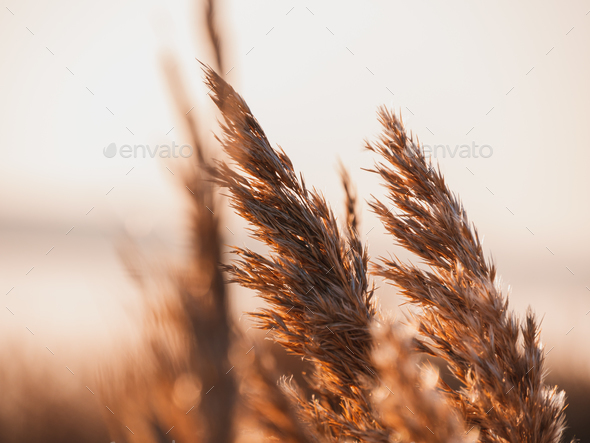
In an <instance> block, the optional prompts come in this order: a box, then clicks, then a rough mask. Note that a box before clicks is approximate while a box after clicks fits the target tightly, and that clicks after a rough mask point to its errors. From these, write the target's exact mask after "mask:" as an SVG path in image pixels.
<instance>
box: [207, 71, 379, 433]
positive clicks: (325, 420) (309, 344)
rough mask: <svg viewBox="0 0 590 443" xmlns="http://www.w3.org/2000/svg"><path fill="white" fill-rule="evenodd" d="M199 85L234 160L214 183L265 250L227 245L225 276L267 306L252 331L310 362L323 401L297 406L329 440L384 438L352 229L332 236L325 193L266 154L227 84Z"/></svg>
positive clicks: (365, 290)
mask: <svg viewBox="0 0 590 443" xmlns="http://www.w3.org/2000/svg"><path fill="white" fill-rule="evenodd" d="M206 81H207V86H208V87H209V88H211V90H212V97H213V100H214V102H215V104H216V105H217V106H218V108H219V109H220V111H221V113H222V116H223V122H222V129H223V137H222V139H221V142H222V145H223V147H224V149H225V151H226V152H227V154H228V155H229V157H230V158H231V160H232V161H233V162H234V163H235V166H230V165H228V164H227V163H224V162H221V163H219V164H218V166H217V171H216V176H217V181H218V182H219V183H220V184H221V185H222V186H224V187H226V188H227V189H228V190H229V194H230V201H231V205H232V207H233V208H235V209H236V211H237V212H238V213H239V214H240V215H241V216H242V217H244V218H245V219H246V220H247V221H248V222H250V224H251V226H252V232H253V236H254V237H255V238H257V239H258V240H260V241H262V242H263V243H264V244H266V245H267V246H268V247H269V248H270V253H269V254H268V255H267V256H262V255H260V254H257V253H255V252H253V251H252V250H250V249H248V248H235V251H234V252H235V253H237V254H238V255H239V256H240V258H241V260H240V261H238V262H237V263H236V264H235V265H234V266H232V267H229V268H228V270H229V272H230V274H231V276H232V279H233V281H235V282H238V283H240V284H241V285H243V286H245V287H247V288H250V289H254V290H256V291H258V293H259V294H260V296H261V297H262V298H263V299H264V300H266V301H267V302H268V305H267V306H268V307H267V308H265V309H263V310H262V311H260V312H256V313H254V314H253V315H254V316H255V317H256V319H257V320H258V326H259V327H260V328H263V329H271V330H272V337H273V338H274V339H275V340H276V341H277V342H279V343H280V344H281V345H283V346H284V347H285V348H286V349H287V350H289V351H290V352H292V353H294V354H296V355H300V356H302V357H303V358H304V359H306V360H307V361H309V362H311V363H312V365H313V368H314V374H313V375H312V376H311V377H310V382H311V383H312V386H313V388H314V389H315V390H316V391H317V392H319V393H320V394H321V397H322V398H321V401H320V399H315V400H314V401H312V403H308V402H306V401H303V400H301V402H300V406H301V407H302V409H303V410H304V411H305V413H306V414H307V415H308V418H309V419H310V420H312V421H314V422H315V425H316V426H318V427H319V428H322V429H329V433H330V434H332V435H334V436H348V437H355V438H358V437H360V436H363V437H365V436H370V438H374V439H375V441H382V439H383V438H385V437H384V435H385V434H384V430H383V428H382V426H381V425H380V424H379V421H378V418H377V417H376V416H375V415H374V414H373V412H372V406H371V403H370V401H369V397H368V396H369V392H370V391H369V390H367V387H366V386H367V383H370V381H371V380H373V379H374V375H373V374H374V372H373V371H372V370H371V368H370V366H371V358H370V357H371V355H370V352H371V344H372V338H371V333H370V326H371V323H372V322H373V320H374V319H375V318H376V317H377V316H378V311H377V308H376V306H375V303H374V300H373V290H372V288H371V287H370V286H369V282H368V279H367V272H366V267H367V261H368V256H367V254H366V251H365V250H364V249H363V247H362V246H361V244H360V241H359V239H358V235H357V232H356V229H355V228H354V225H353V224H352V223H349V227H348V229H347V233H346V234H345V235H343V234H342V233H341V232H340V229H339V227H338V224H337V221H336V217H335V216H334V214H333V213H332V211H331V209H330V208H329V206H328V204H327V203H326V201H325V200H324V198H323V196H321V195H320V194H319V193H317V192H316V191H315V190H310V189H308V188H307V187H306V185H305V183H304V181H303V179H302V178H300V177H298V176H297V174H296V173H295V171H294V169H293V166H292V164H291V161H290V160H289V158H288V157H287V156H286V155H285V153H284V152H283V151H280V150H279V151H277V150H275V149H273V148H272V147H271V145H270V142H269V141H268V139H267V138H266V135H265V134H264V131H263V130H262V128H261V127H260V125H259V124H258V122H257V120H256V119H255V118H254V116H253V115H252V113H251V111H250V109H249V107H248V105H247V104H246V102H245V101H244V100H243V99H242V98H241V97H240V96H239V95H238V94H237V93H236V92H235V91H234V90H233V88H232V87H231V86H229V85H228V84H227V83H226V82H225V81H224V80H223V79H222V78H221V77H219V76H218V75H217V74H216V73H215V72H214V71H212V70H210V69H206Z"/></svg>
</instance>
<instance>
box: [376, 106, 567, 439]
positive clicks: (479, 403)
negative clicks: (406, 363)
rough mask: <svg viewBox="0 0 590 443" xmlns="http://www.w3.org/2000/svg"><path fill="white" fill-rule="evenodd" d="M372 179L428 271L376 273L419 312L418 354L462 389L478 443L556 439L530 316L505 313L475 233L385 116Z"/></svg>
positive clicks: (558, 414) (558, 426) (391, 223)
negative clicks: (438, 364)
mask: <svg viewBox="0 0 590 443" xmlns="http://www.w3.org/2000/svg"><path fill="white" fill-rule="evenodd" d="M379 118H380V121H381V123H382V124H383V127H384V129H383V133H382V135H381V137H380V139H379V140H378V141H376V142H374V143H369V144H368V145H367V147H368V149H369V150H371V151H373V152H375V153H377V154H379V155H380V156H381V157H382V158H383V160H384V161H383V162H380V163H377V164H376V166H375V172H377V173H378V174H379V175H380V176H381V178H382V179H383V182H384V184H385V187H386V189H387V191H388V198H389V200H390V202H391V204H392V205H393V206H394V207H395V211H393V210H390V209H389V208H388V207H387V206H386V205H385V204H383V203H382V202H380V201H378V200H375V201H373V202H372V203H371V206H372V208H373V210H374V211H375V212H376V213H377V214H378V215H379V217H380V218H381V220H382V222H383V224H384V226H385V228H386V229H387V231H388V232H389V233H390V234H391V235H392V236H393V237H394V238H395V239H396V240H397V242H398V243H399V244H400V245H402V246H403V247H404V248H406V249H407V250H409V251H411V252H413V253H414V254H416V255H417V256H418V257H420V258H421V259H422V260H423V262H424V263H425V264H427V265H428V266H429V267H430V269H429V270H427V271H425V270H422V269H420V268H418V267H416V266H413V265H408V264H403V263H400V262H399V261H397V260H384V261H383V264H382V265H380V266H378V267H377V273H378V274H380V275H382V276H384V277H385V278H387V279H389V280H391V281H392V282H393V283H394V284H395V285H396V286H397V287H399V288H400V289H401V290H402V292H403V294H404V295H405V296H406V297H407V299H408V301H409V302H410V303H412V304H415V305H417V306H419V307H421V308H422V310H420V311H418V313H417V314H416V320H417V322H418V323H419V328H420V334H421V339H420V342H419V343H420V346H419V347H420V350H422V351H425V352H427V353H429V354H431V355H434V356H438V357H442V358H443V359H445V360H446V362H447V363H448V364H449V367H450V368H451V370H452V372H453V375H454V376H455V377H456V378H457V379H458V380H459V381H460V382H461V383H462V388H461V389H460V390H458V391H452V390H451V389H449V388H448V387H447V388H446V391H447V393H448V394H449V396H448V397H449V401H450V402H451V403H452V404H453V406H454V407H455V408H456V409H457V410H460V411H461V413H462V414H463V416H464V418H465V420H466V421H467V422H468V423H470V424H471V426H476V427H478V428H480V430H481V441H482V442H515V443H516V442H557V441H560V436H561V434H562V432H563V429H564V394H563V392H557V390H556V389H555V388H549V387H547V386H546V385H545V384H544V383H543V378H544V375H545V374H544V368H543V363H544V355H543V349H542V346H541V345H540V341H539V326H538V324H537V322H536V320H535V317H534V315H533V314H532V312H531V311H529V312H528V313H527V316H526V319H525V321H524V322H523V323H521V322H519V320H518V319H517V318H516V316H515V315H514V314H513V313H512V312H511V311H509V310H508V300H507V298H505V297H504V296H503V295H502V292H501V289H500V285H499V281H498V279H497V276H496V269H495V267H494V265H493V264H492V263H490V262H489V261H487V260H486V259H485V257H484V254H483V248H482V245H481V243H480V241H479V237H478V235H477V231H476V230H475V228H474V227H472V226H471V225H470V223H469V220H468V218H467V214H466V212H465V210H464V208H463V206H462V205H461V203H460V202H459V200H458V199H457V197H455V196H454V195H453V194H452V193H451V191H450V190H449V189H448V188H447V186H446V184H445V182H444V179H443V177H442V175H441V173H440V171H439V170H436V169H434V168H432V167H431V166H430V165H429V164H428V163H427V162H426V160H425V158H424V156H423V154H422V152H421V150H420V148H419V146H418V145H417V144H416V143H415V142H414V141H413V140H412V138H411V137H408V135H407V134H406V132H405V130H404V127H403V125H402V123H401V121H400V120H399V119H398V118H397V117H396V116H395V115H393V114H392V113H391V112H389V111H387V110H386V109H381V110H380V112H379Z"/></svg>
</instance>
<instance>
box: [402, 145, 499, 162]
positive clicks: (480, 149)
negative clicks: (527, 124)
mask: <svg viewBox="0 0 590 443" xmlns="http://www.w3.org/2000/svg"><path fill="white" fill-rule="evenodd" d="M408 151H409V150H408ZM422 152H424V157H434V158H440V157H442V158H447V154H448V156H449V158H455V157H456V156H457V155H459V157H460V158H490V157H491V156H492V155H494V149H493V148H492V147H491V146H490V145H481V146H480V145H476V144H475V142H471V146H469V145H455V147H454V148H452V147H451V146H449V145H432V146H431V145H422Z"/></svg>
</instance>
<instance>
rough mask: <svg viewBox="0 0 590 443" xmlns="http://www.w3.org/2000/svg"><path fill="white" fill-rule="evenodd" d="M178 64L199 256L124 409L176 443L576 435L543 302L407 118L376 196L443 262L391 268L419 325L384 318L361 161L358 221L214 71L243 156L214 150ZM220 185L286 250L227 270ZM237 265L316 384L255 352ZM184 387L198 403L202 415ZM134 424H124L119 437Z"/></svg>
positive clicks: (157, 320) (154, 434) (163, 309)
mask: <svg viewBox="0 0 590 443" xmlns="http://www.w3.org/2000/svg"><path fill="white" fill-rule="evenodd" d="M206 5H207V7H206V22H207V30H208V32H209V40H210V41H209V43H210V45H211V47H212V49H213V52H214V54H215V65H216V67H217V69H221V67H222V65H223V58H224V57H223V53H222V47H223V45H222V42H221V39H220V35H219V33H218V32H217V30H216V29H217V27H216V24H215V22H214V11H215V7H216V5H215V2H214V1H212V0H210V1H208V2H207V4H206ZM166 65H167V66H168V67H169V68H168V71H167V77H168V79H169V84H170V87H171V91H172V95H173V97H174V100H175V105H176V107H177V108H178V110H179V114H180V115H183V114H184V117H183V118H184V119H185V123H186V127H187V130H188V133H189V134H190V136H191V142H192V146H193V147H194V148H195V152H196V155H195V156H194V158H195V162H194V164H193V165H192V167H191V168H190V169H189V170H188V171H186V172H185V174H184V175H183V183H182V185H183V187H184V189H185V193H186V196H187V197H188V201H189V207H190V213H191V248H190V251H191V254H190V258H189V260H188V262H187V263H185V264H184V265H183V266H181V268H180V269H176V270H174V271H169V272H168V273H167V275H166V276H165V277H164V279H163V280H165V281H167V282H168V283H169V285H168V286H165V287H162V288H160V291H162V292H163V293H167V294H169V297H168V298H167V299H166V301H165V302H164V303H163V304H157V305H155V306H154V307H153V308H151V309H150V311H149V312H150V316H149V317H148V320H147V321H148V324H149V326H148V328H147V330H148V331H151V332H152V334H151V337H152V338H151V340H150V341H149V344H150V345H149V347H148V349H149V355H148V356H147V357H145V358H146V359H147V360H148V361H150V362H152V370H151V371H147V372H143V373H139V375H138V373H137V372H131V373H129V374H128V375H127V376H126V377H124V378H123V381H124V385H125V388H124V389H119V390H116V389H111V390H110V391H107V393H106V395H107V396H108V395H111V396H113V395H115V396H116V395H119V396H120V395H125V397H126V398H127V399H128V400H127V401H126V403H125V405H126V406H124V407H123V410H125V415H124V417H127V418H128V419H129V420H135V423H142V424H143V427H145V428H147V429H151V431H148V432H146V435H148V436H149V437H145V438H147V439H151V440H152V441H166V438H167V437H166V435H167V434H166V433H165V432H164V431H165V429H167V428H168V427H169V426H171V425H174V426H176V427H177V428H176V430H175V431H174V433H173V434H172V435H175V436H177V438H181V437H182V438H183V439H186V440H187V441H198V442H216V443H217V442H220V443H229V442H234V441H235V442H238V441H239V442H242V441H260V439H270V440H279V441H285V442H293V443H295V442H297V443H308V442H345V441H347V442H348V441H358V442H367V443H377V442H379V443H387V442H392V441H396V442H408V443H409V442H422V443H442V442H457V443H458V442H476V441H479V442H486V443H487V442H494V443H516V442H527V443H557V442H560V441H561V435H562V433H563V430H564V426H565V422H564V394H563V393H562V392H558V391H557V389H556V388H549V387H547V386H546V385H545V384H544V381H543V379H544V368H543V349H542V347H541V345H540V341H539V326H538V324H537V322H536V320H535V318H534V315H533V314H532V312H531V311H529V313H527V316H526V319H525V320H524V321H523V322H521V321H519V320H518V319H517V317H516V316H515V315H514V314H513V313H512V312H510V311H509V310H508V301H507V299H506V297H505V296H504V295H503V294H502V293H501V290H500V288H499V284H498V282H497V279H496V271H495V268H494V266H493V264H491V262H490V261H489V260H487V259H486V258H485V257H484V254H483V248H482V246H481V243H480V241H479V238H478V235H477V231H476V230H475V228H474V227H473V226H471V225H470V223H469V221H468V219H467V215H466V212H465V210H464V208H463V207H462V205H461V203H460V201H459V199H458V198H457V197H456V196H454V195H453V194H452V193H451V191H450V190H449V189H448V188H447V186H446V184H445V182H444V179H443V177H442V174H441V173H440V171H439V170H435V169H434V168H432V167H431V165H430V164H429V163H427V161H426V160H425V158H424V156H423V154H422V152H421V149H420V147H419V145H418V144H417V143H415V142H414V141H413V140H412V138H411V137H409V136H408V135H407V134H406V132H405V130H404V127H403V125H402V123H401V121H400V120H399V119H398V118H397V117H396V116H395V115H394V114H392V113H391V112H389V111H387V110H386V109H381V110H380V112H379V119H380V121H381V123H382V125H383V132H382V134H381V136H380V137H379V138H378V139H377V140H376V141H374V142H370V143H367V148H368V149H369V150H370V151H371V152H373V153H375V154H377V155H378V156H379V160H378V161H377V163H376V165H375V169H374V172H376V173H377V174H379V175H380V177H381V179H382V182H383V184H384V186H385V188H386V190H387V198H388V200H389V206H386V205H385V204H384V203H382V202H381V201H379V200H376V199H374V200H373V201H372V202H371V203H370V205H371V208H372V209H373V211H374V212H375V213H376V214H377V215H378V216H379V217H380V218H381V220H382V222H383V224H384V226H385V228H386V230H387V231H388V232H389V234H391V236H392V237H393V239H394V240H395V241H396V242H397V243H398V244H399V245H401V246H402V247H404V248H405V249H406V250H408V251H409V252H412V253H413V254H415V255H416V256H418V257H419V259H421V261H422V263H423V265H425V267H426V269H424V266H423V267H417V266H414V265H411V264H406V263H402V262H400V261H399V260H396V259H389V260H382V261H381V263H380V264H375V265H374V267H373V269H374V273H375V275H379V276H381V277H385V278H386V279H387V280H388V281H390V282H391V283H392V284H394V285H395V286H396V287H397V288H398V289H399V290H400V291H401V293H402V294H403V295H404V296H405V297H406V299H407V301H408V303H410V304H412V305H414V306H416V307H417V308H419V309H416V310H415V313H414V314H413V318H411V319H410V321H409V323H410V325H409V326H407V327H402V326H401V325H400V324H399V322H394V321H392V320H390V319H389V318H388V316H387V315H383V314H382V313H381V311H380V308H379V305H378V303H377V300H376V298H375V292H374V285H373V283H372V282H371V271H370V269H369V255H368V251H367V249H366V247H364V246H363V244H362V239H361V237H360V236H359V233H358V214H357V209H356V206H357V201H356V200H357V197H356V194H355V190H354V185H353V184H352V183H351V180H350V177H349V175H348V174H347V172H346V171H345V169H344V167H342V172H341V175H342V184H343V188H344V192H345V196H346V198H345V213H346V217H345V223H344V226H342V227H341V226H339V223H338V220H337V218H336V216H335V215H334V213H333V211H332V209H331V208H330V206H329V204H328V202H327V201H326V200H325V198H324V197H323V196H322V195H321V194H320V193H318V192H317V191H316V190H315V189H313V188H312V189H310V188H308V187H307V186H306V184H305V181H304V179H303V177H302V176H301V175H300V174H297V172H296V171H295V169H294V167H293V164H292V163H291V161H290V159H289V157H288V156H287V154H286V153H285V152H284V151H283V150H282V149H278V150H276V149H273V148H272V146H271V143H270V141H269V140H268V138H267V137H266V135H265V133H264V130H263V129H262V127H261V125H260V124H259V122H258V121H257V120H256V118H255V117H254V115H253V113H252V111H251V110H250V108H249V107H248V105H247V104H246V102H245V100H244V99H243V98H242V97H241V96H240V95H239V94H238V93H237V92H236V91H235V90H234V89H233V88H232V87H231V86H230V85H229V84H227V83H226V82H225V81H224V80H223V78H222V77H221V76H220V75H218V74H217V73H216V72H215V70H213V69H211V68H209V67H206V66H204V71H205V83H206V86H207V87H208V88H209V89H210V95H211V98H212V99H213V102H214V103H215V105H216V106H217V108H218V110H219V112H220V114H221V122H220V126H221V134H220V135H219V138H218V140H219V142H220V144H221V146H222V148H223V150H224V152H225V154H226V156H227V158H226V160H224V161H219V160H211V158H212V157H215V156H214V155H212V153H213V152H214V148H212V147H210V146H206V145H205V143H204V142H203V140H202V137H201V136H200V129H199V120H198V118H197V117H196V116H197V112H196V110H195V111H194V112H192V113H190V115H189V114H188V113H184V111H185V110H186V109H188V108H189V103H188V102H187V99H186V94H185V92H184V91H185V89H184V87H183V86H182V82H181V79H180V75H179V74H178V72H177V70H176V69H175V68H174V64H173V63H166ZM214 183H216V184H217V185H220V186H221V187H223V188H225V189H226V192H227V195H228V197H229V202H230V206H231V207H232V208H233V209H234V210H235V211H236V212H237V213H238V214H239V215H240V216H241V217H243V218H244V219H245V220H246V221H247V222H248V223H249V225H250V230H251V234H252V236H253V237H254V238H255V239H257V240H258V241H260V242H261V243H263V244H264V245H266V246H267V248H268V253H266V254H259V253H256V252H254V251H253V250H251V249H249V248H246V247H244V248H240V247H234V248H233V253H235V254H236V256H237V260H235V261H234V262H233V263H232V264H231V265H222V264H221V242H222V239H221V235H220V230H219V223H220V215H219V213H218V211H217V207H218V201H219V197H218V196H217V191H216V188H215V187H214ZM130 265H131V266H133V265H134V263H133V261H131V262H130ZM140 267H141V266H140ZM224 270H225V271H226V272H227V274H228V275H229V278H230V280H231V281H232V282H235V283H238V284H240V285H242V286H244V287H246V288H249V289H252V290H254V291H256V292H257V293H258V295H259V296H260V297H261V298H262V299H263V300H264V301H265V302H266V304H265V307H264V308H263V309H262V310H259V311H256V312H254V313H251V315H252V316H253V318H254V320H255V322H256V326H257V327H258V328H260V329H263V330H265V331H266V337H267V338H271V339H272V340H274V341H275V342H276V343H278V344H279V345H281V346H282V347H284V348H285V349H286V350H287V351H288V352H289V353H291V354H293V355H295V356H298V357H300V358H302V359H303V360H305V361H306V362H307V363H308V364H309V365H310V367H311V371H310V372H309V373H307V374H306V375H305V384H304V385H303V386H298V385H297V384H296V383H295V382H294V380H293V379H292V378H288V377H280V374H279V373H277V372H276V368H275V365H274V363H273V361H272V358H271V356H270V355H269V354H268V352H267V351H265V349H264V348H263V347H260V346H252V348H251V349H250V350H252V349H254V348H256V349H255V350H254V352H253V353H252V354H250V351H248V352H246V353H244V349H247V348H249V347H250V343H248V340H247V339H246V338H245V337H244V336H243V335H242V334H241V333H240V331H239V329H238V328H236V326H235V325H233V324H232V321H231V320H230V317H229V314H228V312H229V301H228V292H227V291H228V287H227V285H226V284H225V282H224V273H223V271H224ZM139 281H140V283H141V279H140V280H139ZM248 354H250V355H249V356H248ZM425 355H430V356H435V357H439V358H442V359H443V360H444V361H445V362H446V363H447V364H448V366H449V368H450V370H451V372H452V375H453V376H454V377H455V378H456V379H457V380H458V381H459V382H460V388H459V389H452V388H451V387H450V386H449V385H447V384H445V383H444V382H442V381H441V380H440V379H439V377H438V370H437V368H435V367H433V366H428V365H424V364H423V363H424V356H425ZM234 367H235V368H236V369H235V370H233V371H232V369H233V368H234ZM179 386H180V388H179ZM130 387H133V388H130ZM130 389H131V391H130ZM179 389H180V391H182V390H183V389H184V390H189V391H190V390H191V389H192V391H194V392H195V393H196V394H195V396H196V397H198V398H196V399H194V400H193V401H194V405H193V407H192V408H191V409H190V410H189V411H188V412H187V413H185V414H182V412H183V411H181V408H180V406H179V401H178V398H177V397H178V391H179ZM145 391H150V392H152V394H153V395H151V396H146V394H145ZM150 398H151V400H150ZM154 398H155V400H154ZM180 403H182V402H180ZM185 406H186V405H185ZM193 409H194V410H193ZM189 413H190V415H189ZM182 415H184V416H185V417H183V416H182ZM121 427H122V422H118V426H114V427H113V429H115V431H117V432H116V435H121V434H120V432H119V430H120V429H119V428H121ZM245 430H248V431H250V432H244V431H245ZM127 437H128V436H127ZM146 441H147V440H146Z"/></svg>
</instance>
